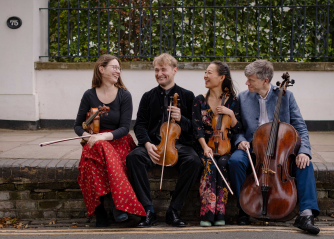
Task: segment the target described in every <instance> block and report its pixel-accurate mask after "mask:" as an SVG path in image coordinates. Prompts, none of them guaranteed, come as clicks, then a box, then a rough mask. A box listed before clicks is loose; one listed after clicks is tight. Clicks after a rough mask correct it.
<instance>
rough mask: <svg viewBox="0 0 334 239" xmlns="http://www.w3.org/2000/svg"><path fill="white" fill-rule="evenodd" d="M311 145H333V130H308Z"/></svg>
mask: <svg viewBox="0 0 334 239" xmlns="http://www.w3.org/2000/svg"><path fill="white" fill-rule="evenodd" d="M309 135H310V142H311V145H323V146H328V145H333V146H334V132H332V131H330V132H309Z"/></svg>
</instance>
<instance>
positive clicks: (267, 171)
mask: <svg viewBox="0 0 334 239" xmlns="http://www.w3.org/2000/svg"><path fill="white" fill-rule="evenodd" d="M262 171H263V172H264V173H271V174H275V173H276V172H275V171H273V170H271V169H269V168H263V169H262Z"/></svg>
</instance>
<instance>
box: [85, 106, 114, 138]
mask: <svg viewBox="0 0 334 239" xmlns="http://www.w3.org/2000/svg"><path fill="white" fill-rule="evenodd" d="M109 110H110V107H108V106H105V105H103V106H99V107H98V108H90V110H89V111H88V112H87V114H86V121H84V122H82V128H84V130H86V131H87V132H88V133H90V134H97V133H99V132H100V116H102V115H103V114H107V112H108V111H109Z"/></svg>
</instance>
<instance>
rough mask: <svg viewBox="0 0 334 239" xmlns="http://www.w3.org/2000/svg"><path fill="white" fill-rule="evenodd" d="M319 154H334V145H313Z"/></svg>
mask: <svg viewBox="0 0 334 239" xmlns="http://www.w3.org/2000/svg"><path fill="white" fill-rule="evenodd" d="M312 149H314V150H316V151H317V152H334V145H312Z"/></svg>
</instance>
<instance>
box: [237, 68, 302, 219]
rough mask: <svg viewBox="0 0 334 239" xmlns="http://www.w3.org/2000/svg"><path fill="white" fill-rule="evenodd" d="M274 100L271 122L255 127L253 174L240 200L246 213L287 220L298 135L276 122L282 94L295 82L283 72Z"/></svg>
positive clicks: (293, 196)
mask: <svg viewBox="0 0 334 239" xmlns="http://www.w3.org/2000/svg"><path fill="white" fill-rule="evenodd" d="M282 78H283V82H282V83H281V84H280V83H279V82H277V85H279V86H280V88H279V94H278V99H277V102H276V107H275V112H274V117H273V121H272V122H269V123H266V124H263V125H261V126H259V127H258V128H257V130H256V131H255V133H254V136H253V141H252V142H253V143H252V144H253V153H254V154H255V155H256V165H255V171H256V174H257V176H258V179H259V182H260V184H261V185H260V187H259V186H257V185H256V183H255V180H254V176H253V175H249V176H248V177H247V178H246V180H245V182H244V184H243V185H242V188H241V192H240V196H239V202H240V206H241V208H242V209H243V210H244V212H245V213H247V214H248V215H250V216H252V217H254V218H257V219H260V220H263V221H278V220H289V219H290V218H292V217H294V216H295V215H296V211H294V209H295V206H296V203H297V188H296V184H295V178H294V177H292V176H291V171H292V170H291V169H292V167H291V166H292V162H293V161H294V159H295V158H296V156H297V154H298V150H299V148H300V144H301V138H300V136H299V133H298V132H297V130H296V129H295V128H294V127H293V126H291V125H290V124H287V123H284V122H280V121H279V112H280V106H281V101H282V97H283V95H284V93H285V90H286V88H287V87H289V86H292V85H293V84H294V83H295V82H294V80H290V75H289V74H288V72H287V73H284V74H283V76H282Z"/></svg>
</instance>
